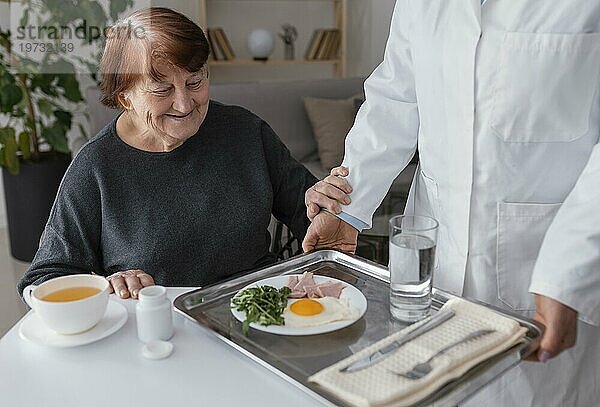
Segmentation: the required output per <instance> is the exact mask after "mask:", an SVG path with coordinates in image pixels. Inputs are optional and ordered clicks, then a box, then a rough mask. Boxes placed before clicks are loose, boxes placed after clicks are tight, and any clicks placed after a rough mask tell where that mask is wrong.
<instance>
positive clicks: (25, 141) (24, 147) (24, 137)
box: [19, 131, 31, 160]
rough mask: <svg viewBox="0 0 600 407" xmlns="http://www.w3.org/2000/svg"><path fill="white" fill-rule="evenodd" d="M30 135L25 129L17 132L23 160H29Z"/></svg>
mask: <svg viewBox="0 0 600 407" xmlns="http://www.w3.org/2000/svg"><path fill="white" fill-rule="evenodd" d="M30 137H31V134H30V133H28V132H26V131H22V132H20V133H19V150H21V153H22V154H23V159H24V160H29V158H30V157H31V143H30V142H29V140H30Z"/></svg>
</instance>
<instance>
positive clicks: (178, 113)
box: [125, 62, 209, 147]
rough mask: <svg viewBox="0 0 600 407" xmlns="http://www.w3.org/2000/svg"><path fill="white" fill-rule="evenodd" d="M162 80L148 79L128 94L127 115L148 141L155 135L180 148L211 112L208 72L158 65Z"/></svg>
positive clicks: (164, 142) (204, 69) (157, 68)
mask: <svg viewBox="0 0 600 407" xmlns="http://www.w3.org/2000/svg"><path fill="white" fill-rule="evenodd" d="M155 68H156V70H157V71H158V72H160V73H161V79H160V80H159V81H157V80H154V79H152V78H147V79H145V80H143V81H141V82H140V83H138V84H137V85H136V86H135V87H134V88H133V89H131V90H130V91H128V92H126V95H125V96H126V98H127V99H128V101H129V106H128V112H129V113H132V114H131V116H132V117H131V119H132V121H133V123H134V124H135V127H136V128H137V129H138V131H140V132H141V133H142V134H144V135H145V138H147V137H148V136H154V137H157V138H158V139H160V141H161V142H162V143H163V144H164V145H167V146H172V147H177V146H178V145H180V144H182V143H183V142H184V141H185V140H187V139H188V138H190V137H191V136H193V135H194V134H196V132H197V131H198V129H199V128H200V125H201V124H202V121H203V120H204V118H205V117H206V112H207V110H208V101H209V96H208V70H207V68H206V66H205V67H203V68H201V69H200V70H199V71H197V72H188V71H186V70H185V69H181V68H178V67H176V66H173V65H171V64H168V63H166V62H157V63H156V64H155Z"/></svg>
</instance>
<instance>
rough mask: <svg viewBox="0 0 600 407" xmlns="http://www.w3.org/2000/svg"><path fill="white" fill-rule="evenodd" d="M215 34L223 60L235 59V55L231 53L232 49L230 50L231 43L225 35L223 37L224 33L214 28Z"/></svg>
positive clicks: (220, 29)
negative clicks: (223, 56)
mask: <svg viewBox="0 0 600 407" xmlns="http://www.w3.org/2000/svg"><path fill="white" fill-rule="evenodd" d="M216 32H217V40H218V41H219V46H220V47H221V50H222V51H223V54H224V55H225V59H227V60H230V59H235V54H234V52H233V48H231V43H230V42H229V39H227V35H225V31H223V29H222V28H220V27H219V28H216Z"/></svg>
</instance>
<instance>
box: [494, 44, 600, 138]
mask: <svg viewBox="0 0 600 407" xmlns="http://www.w3.org/2000/svg"><path fill="white" fill-rule="evenodd" d="M599 66H600V34H596V33H593V34H550V33H544V34H536V33H518V32H507V33H505V34H504V38H503V43H502V46H501V50H500V53H499V62H498V68H497V72H496V76H495V79H494V82H493V85H492V86H493V90H492V93H493V105H492V106H493V107H492V112H491V123H490V125H491V128H492V131H493V132H494V133H495V134H496V136H497V137H499V138H501V139H502V140H504V141H505V142H515V143H531V142H568V141H573V140H575V139H578V138H580V137H582V136H584V135H585V134H587V133H588V132H589V128H590V114H591V111H592V107H593V101H594V99H595V96H596V94H597V92H598V89H599V87H600V85H599V83H600V74H599V71H598V67H599Z"/></svg>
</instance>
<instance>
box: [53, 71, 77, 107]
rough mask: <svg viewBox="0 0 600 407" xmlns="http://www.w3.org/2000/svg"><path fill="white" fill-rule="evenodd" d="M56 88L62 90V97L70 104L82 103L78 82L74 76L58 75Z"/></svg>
mask: <svg viewBox="0 0 600 407" xmlns="http://www.w3.org/2000/svg"><path fill="white" fill-rule="evenodd" d="M57 84H58V86H60V87H61V88H63V90H64V93H63V96H64V97H65V98H67V99H68V100H70V101H71V102H75V103H78V102H83V96H82V95H81V92H80V90H79V82H78V81H77V78H75V75H74V74H60V75H58V83H57Z"/></svg>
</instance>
